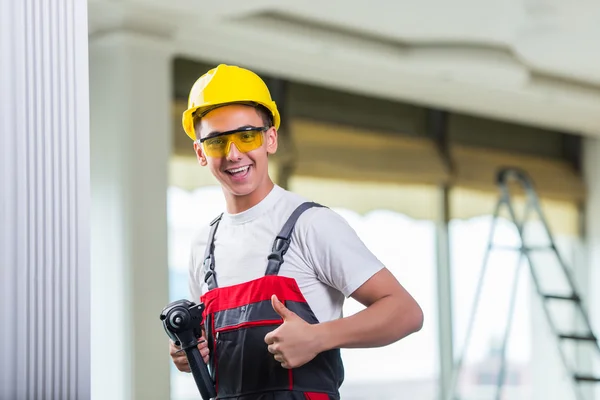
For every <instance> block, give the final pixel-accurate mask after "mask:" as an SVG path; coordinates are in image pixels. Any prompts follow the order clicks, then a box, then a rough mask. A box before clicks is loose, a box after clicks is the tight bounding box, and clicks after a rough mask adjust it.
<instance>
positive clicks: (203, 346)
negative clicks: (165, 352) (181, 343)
mask: <svg viewBox="0 0 600 400" xmlns="http://www.w3.org/2000/svg"><path fill="white" fill-rule="evenodd" d="M200 340H201V343H199V344H198V350H200V354H201V355H202V358H203V359H204V362H205V363H208V353H209V351H208V343H207V342H206V339H204V337H201V338H200ZM169 346H170V349H169V350H170V351H169V353H170V354H171V358H172V359H173V363H174V364H175V366H176V367H177V369H178V370H180V371H181V372H192V370H191V369H190V364H189V363H188V360H187V357H186V356H185V351H183V349H181V348H180V347H178V346H175V343H173V341H172V340H169Z"/></svg>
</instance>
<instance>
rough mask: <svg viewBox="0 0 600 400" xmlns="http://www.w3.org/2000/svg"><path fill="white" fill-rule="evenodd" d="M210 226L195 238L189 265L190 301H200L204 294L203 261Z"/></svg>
mask: <svg viewBox="0 0 600 400" xmlns="http://www.w3.org/2000/svg"><path fill="white" fill-rule="evenodd" d="M209 230H210V229H209V228H206V227H205V228H204V229H202V230H201V232H200V233H199V234H198V235H197V236H196V237H195V238H194V240H193V242H192V245H191V249H190V259H189V265H188V290H189V295H190V301H193V302H195V303H198V302H199V301H200V296H202V290H203V284H204V280H203V275H202V268H203V266H202V262H203V261H204V251H205V249H206V244H207V242H208V234H209Z"/></svg>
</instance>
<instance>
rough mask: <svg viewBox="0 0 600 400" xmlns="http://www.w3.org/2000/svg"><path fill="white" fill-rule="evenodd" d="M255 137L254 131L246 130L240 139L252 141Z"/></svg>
mask: <svg viewBox="0 0 600 400" xmlns="http://www.w3.org/2000/svg"><path fill="white" fill-rule="evenodd" d="M255 137H256V133H255V132H247V133H244V134H243V135H242V140H244V141H252V140H254V138H255Z"/></svg>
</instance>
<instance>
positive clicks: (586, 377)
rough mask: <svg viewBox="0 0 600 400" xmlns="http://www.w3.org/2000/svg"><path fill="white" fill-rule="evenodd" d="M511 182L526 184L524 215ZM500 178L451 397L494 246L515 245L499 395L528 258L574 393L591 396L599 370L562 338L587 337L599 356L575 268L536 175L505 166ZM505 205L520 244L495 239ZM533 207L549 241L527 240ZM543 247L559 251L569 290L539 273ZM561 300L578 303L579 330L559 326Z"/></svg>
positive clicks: (451, 397)
mask: <svg viewBox="0 0 600 400" xmlns="http://www.w3.org/2000/svg"><path fill="white" fill-rule="evenodd" d="M512 182H514V183H516V184H518V185H519V186H520V187H521V189H523V190H524V192H525V193H524V196H525V207H524V212H523V214H522V217H521V218H519V217H518V216H517V210H516V204H515V200H514V199H513V196H514V195H511V192H510V188H509V185H510V184H511V183H512ZM496 184H497V185H498V187H499V189H500V196H499V199H498V202H497V203H496V207H495V210H494V214H493V219H492V225H491V229H490V235H489V239H488V246H487V248H486V251H485V255H484V260H483V265H482V268H481V273H480V276H479V280H478V284H477V288H476V291H475V298H474V302H473V308H472V311H471V315H470V318H469V323H468V327H467V332H466V338H465V342H464V345H463V347H462V350H461V352H460V355H459V357H458V359H457V361H456V363H455V366H454V371H453V376H452V380H451V382H450V386H449V391H448V395H447V397H446V399H447V400H461V398H460V397H459V396H458V394H457V386H458V378H459V375H460V372H461V369H462V367H463V363H464V360H465V355H466V353H467V350H468V345H469V342H470V340H471V335H472V331H473V325H474V322H475V315H476V313H477V308H478V304H479V302H480V297H481V292H482V290H481V289H482V286H483V282H484V278H485V274H486V269H487V264H488V261H489V257H490V253H491V252H492V251H493V250H514V251H517V252H518V254H519V262H518V265H517V270H516V271H515V275H514V280H513V285H512V290H511V293H510V303H509V315H508V320H507V324H506V328H505V330H504V334H503V338H502V343H501V348H500V355H499V356H500V367H499V371H498V375H497V377H496V390H495V399H496V400H500V399H502V389H503V385H504V383H505V377H506V349H507V344H508V338H509V333H510V329H511V324H512V319H513V313H514V309H515V299H516V297H517V296H516V292H517V285H518V277H519V266H520V265H521V264H522V262H523V261H526V263H527V264H528V265H529V272H530V276H531V279H532V283H533V285H534V287H535V290H536V292H537V294H538V295H539V297H540V299H541V305H542V309H543V310H544V315H545V317H546V321H547V323H548V326H549V328H550V330H551V331H552V335H553V336H554V338H556V342H557V345H558V353H559V356H560V360H561V362H562V364H563V366H564V368H565V371H566V372H567V374H568V375H569V376H570V377H571V378H572V379H571V382H572V383H573V389H574V394H575V398H576V399H577V400H590V399H592V397H587V398H586V397H585V393H586V391H584V390H583V387H582V384H583V383H600V376H594V375H592V374H591V373H589V372H588V373H582V372H578V368H576V366H575V365H573V363H572V362H569V359H568V357H567V353H566V351H565V349H564V346H563V344H564V343H565V342H571V343H574V344H577V345H579V344H583V343H586V344H588V345H591V347H592V348H593V352H594V353H595V355H596V356H599V357H600V346H599V345H598V340H597V338H596V336H595V335H594V333H593V331H592V327H591V324H590V321H589V317H588V313H587V311H586V310H585V308H584V304H583V301H582V298H581V296H580V294H579V293H578V291H577V289H576V285H575V282H574V279H573V277H572V273H571V271H570V270H569V268H568V267H567V265H566V264H565V262H564V259H563V257H561V255H560V253H559V250H558V248H557V246H556V243H555V241H554V238H553V236H552V234H551V232H550V228H549V226H548V223H547V220H546V218H545V216H544V213H543V212H542V208H541V204H540V201H539V199H538V196H537V194H536V192H535V189H534V186H533V183H532V180H531V179H530V178H529V176H528V175H527V174H526V173H525V172H524V171H522V170H519V169H516V168H503V169H501V170H499V171H498V174H497V176H496ZM503 208H504V209H505V210H506V211H507V212H508V219H509V220H510V222H512V223H513V224H514V226H515V228H516V230H517V232H518V236H519V238H520V246H517V247H507V246H499V245H497V244H495V243H494V234H495V231H496V228H497V220H498V218H499V217H500V215H501V213H502V211H503ZM532 212H533V213H536V214H537V217H538V218H539V222H540V225H541V227H542V229H543V231H544V233H545V235H547V239H548V243H547V245H541V246H539V245H535V246H534V245H531V246H528V245H527V240H526V236H525V228H526V227H527V226H528V225H527V222H528V218H529V217H530V215H531V213H532ZM539 252H546V253H548V252H550V253H551V254H553V255H554V257H555V259H556V261H557V262H558V264H559V270H560V271H561V272H562V275H563V276H562V279H563V284H564V285H566V290H563V291H556V290H555V291H549V290H548V289H547V288H545V287H544V285H543V284H542V279H541V278H540V277H541V275H542V274H543V272H545V271H544V269H547V268H544V267H545V266H547V264H545V263H539V262H538V263H535V262H534V258H535V254H536V253H539ZM540 264H542V265H540ZM557 302H558V303H563V304H569V305H571V306H573V308H572V310H573V311H574V313H575V314H578V315H579V317H580V321H581V324H580V327H579V328H578V329H577V330H576V331H573V329H572V328H573V326H572V325H573V324H571V326H570V327H569V328H570V329H571V330H562V329H559V328H558V327H557V325H558V324H557V318H556V315H553V311H552V306H553V303H557ZM563 329H564V328H563ZM599 360H600V358H599ZM590 393H591V392H590Z"/></svg>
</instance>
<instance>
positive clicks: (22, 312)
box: [0, 0, 90, 400]
mask: <svg viewBox="0 0 600 400" xmlns="http://www.w3.org/2000/svg"><path fill="white" fill-rule="evenodd" d="M0 7H1V8H0V65H1V70H0V82H1V85H0V88H1V90H0V110H1V111H0V124H1V125H0V126H1V136H0V160H1V161H0V165H1V170H0V188H1V191H2V194H1V196H0V260H1V263H2V265H1V267H2V269H1V276H0V285H1V286H0V288H1V292H0V299H1V305H0V312H1V315H0V317H1V321H2V323H1V324H0V332H1V335H2V336H1V338H0V346H1V347H0V349H1V354H0V399H11V400H20V399H61V400H62V399H86V398H89V374H90V368H89V364H90V360H89V346H90V343H89V287H90V285H89V217H88V214H89V128H88V76H87V65H88V62H87V3H86V1H84V0H78V1H73V0H52V1H44V2H42V1H38V0H21V1H12V0H0Z"/></svg>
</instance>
